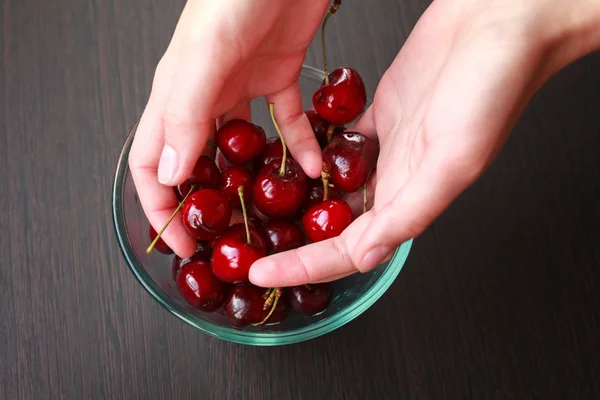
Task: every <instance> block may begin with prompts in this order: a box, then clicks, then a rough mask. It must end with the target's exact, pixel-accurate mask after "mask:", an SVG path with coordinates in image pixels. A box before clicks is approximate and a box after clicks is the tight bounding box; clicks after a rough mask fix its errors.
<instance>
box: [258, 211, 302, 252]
mask: <svg viewBox="0 0 600 400" xmlns="http://www.w3.org/2000/svg"><path fill="white" fill-rule="evenodd" d="M261 231H262V233H263V236H264V238H265V241H266V243H267V252H268V254H275V253H281V252H283V251H287V250H292V249H296V248H298V247H300V246H304V245H305V244H306V241H305V239H304V234H303V233H302V230H301V229H300V227H299V226H298V225H296V224H295V223H293V222H292V221H288V220H285V219H272V220H269V221H267V222H266V223H265V224H264V225H263V227H262V229H261Z"/></svg>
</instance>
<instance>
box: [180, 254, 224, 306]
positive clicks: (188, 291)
mask: <svg viewBox="0 0 600 400" xmlns="http://www.w3.org/2000/svg"><path fill="white" fill-rule="evenodd" d="M176 283H177V289H178V290H179V293H180V294H181V296H182V297H183V298H184V299H185V301H186V302H187V303H188V304H189V305H191V306H192V307H194V308H197V309H200V310H203V311H214V310H216V309H218V308H219V307H221V305H222V304H223V302H224V301H225V297H226V295H227V289H228V286H227V285H226V284H224V283H223V282H221V281H220V280H218V279H217V277H216V276H214V274H213V273H212V270H211V268H210V264H209V263H208V262H206V261H191V262H189V263H187V264H185V265H184V266H183V267H181V269H180V270H179V272H178V273H177V279H176Z"/></svg>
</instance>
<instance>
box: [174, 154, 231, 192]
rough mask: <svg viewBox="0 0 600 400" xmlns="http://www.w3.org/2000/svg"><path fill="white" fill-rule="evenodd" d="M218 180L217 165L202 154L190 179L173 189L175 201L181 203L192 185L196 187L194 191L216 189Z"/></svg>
mask: <svg viewBox="0 0 600 400" xmlns="http://www.w3.org/2000/svg"><path fill="white" fill-rule="evenodd" d="M220 178H221V172H220V171H219V168H218V167H217V164H215V162H214V160H213V159H212V158H210V157H209V156H207V155H206V154H202V155H201V156H200V158H199V159H198V161H197V162H196V165H195V166H194V169H193V170H192V173H191V174H190V177H189V178H188V179H186V180H185V182H183V183H181V184H180V185H177V187H176V188H175V193H176V194H177V200H179V201H181V200H182V199H183V198H184V197H185V195H186V194H187V193H188V192H189V190H190V187H191V186H192V183H193V184H195V185H196V190H199V189H201V188H203V187H204V188H211V189H218V188H219V181H220ZM196 190H195V191H196Z"/></svg>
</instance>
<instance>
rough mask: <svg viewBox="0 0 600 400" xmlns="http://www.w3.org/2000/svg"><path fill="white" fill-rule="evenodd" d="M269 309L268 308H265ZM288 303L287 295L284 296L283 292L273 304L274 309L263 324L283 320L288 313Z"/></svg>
mask: <svg viewBox="0 0 600 400" xmlns="http://www.w3.org/2000/svg"><path fill="white" fill-rule="evenodd" d="M267 311H270V309H267ZM289 311H290V305H289V301H288V299H287V297H285V292H284V294H283V296H282V297H280V298H279V301H277V305H275V310H273V313H272V314H271V316H270V317H269V319H268V320H267V321H266V322H265V325H271V324H276V323H278V322H281V321H283V320H284V319H285V318H286V317H287V316H288V314H289Z"/></svg>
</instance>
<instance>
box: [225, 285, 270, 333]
mask: <svg viewBox="0 0 600 400" xmlns="http://www.w3.org/2000/svg"><path fill="white" fill-rule="evenodd" d="M265 291H266V290H265V289H262V288H259V287H258V286H254V285H252V284H250V283H242V284H239V285H235V286H234V287H233V288H231V290H230V291H229V294H228V295H227V298H226V299H225V315H226V316H227V319H229V322H231V325H233V326H235V327H236V328H243V327H244V326H246V325H250V324H256V323H259V322H261V321H262V320H263V319H264V318H265V317H266V316H267V314H268V310H264V305H265V299H264V298H263V294H265Z"/></svg>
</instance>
